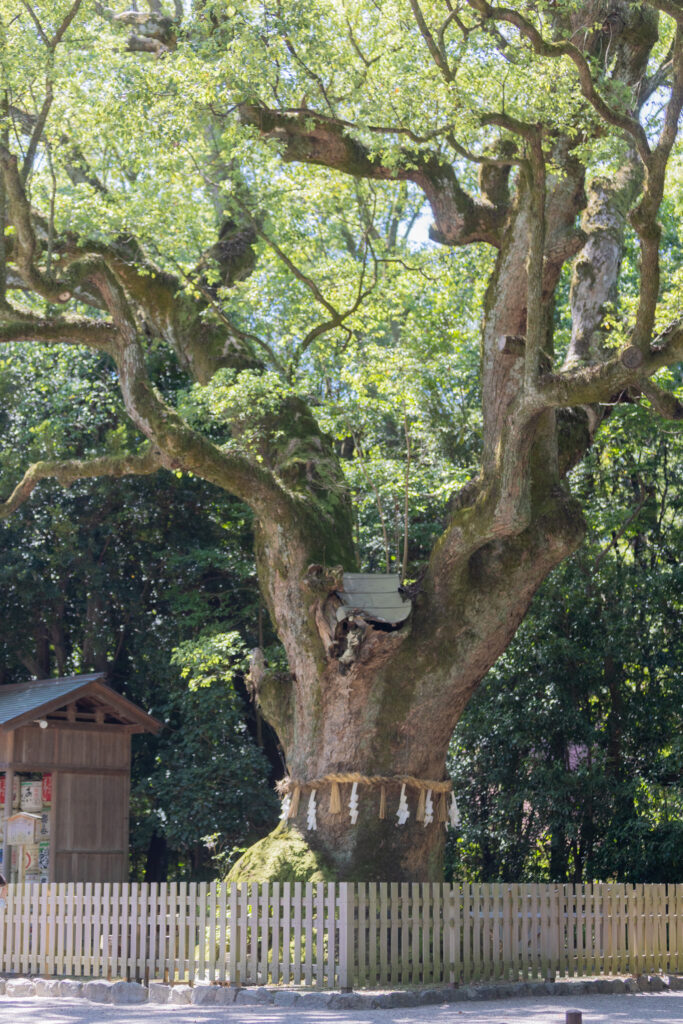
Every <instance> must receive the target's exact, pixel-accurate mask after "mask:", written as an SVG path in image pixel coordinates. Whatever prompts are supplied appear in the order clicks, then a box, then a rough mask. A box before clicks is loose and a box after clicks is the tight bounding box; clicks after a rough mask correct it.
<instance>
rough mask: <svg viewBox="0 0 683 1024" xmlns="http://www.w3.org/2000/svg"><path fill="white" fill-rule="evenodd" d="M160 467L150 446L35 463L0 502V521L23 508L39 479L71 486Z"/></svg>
mask: <svg viewBox="0 0 683 1024" xmlns="http://www.w3.org/2000/svg"><path fill="white" fill-rule="evenodd" d="M161 466H162V460H161V457H160V455H159V452H157V451H155V450H154V449H153V448H152V447H148V448H147V450H146V451H144V452H139V453H137V454H132V455H102V456H99V457H98V458H94V459H57V460H53V461H48V462H34V463H33V465H32V466H29V468H28V469H27V470H26V472H25V473H24V475H23V477H22V479H21V480H20V481H19V483H18V484H17V486H16V487H15V488H14V490H13V491H12V493H11V494H10V496H9V498H7V500H6V501H2V502H0V519H6V518H7V517H8V516H10V515H12V513H13V512H15V511H16V509H18V508H19V506H20V505H22V504H23V503H24V502H25V501H26V500H27V498H28V497H29V496H30V495H31V492H32V491H33V490H34V488H35V487H36V486H37V484H38V483H40V481H41V480H48V479H53V480H57V481H58V483H60V484H61V485H62V487H70V486H71V484H73V483H75V482H76V481H77V480H86V479H91V478H92V477H103V476H110V477H121V476H148V475H149V474H150V473H156V471H157V470H158V469H160V468H161Z"/></svg>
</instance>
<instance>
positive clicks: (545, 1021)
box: [0, 992, 683, 1024]
mask: <svg viewBox="0 0 683 1024" xmlns="http://www.w3.org/2000/svg"><path fill="white" fill-rule="evenodd" d="M567 1010H581V1012H582V1014H583V1024H641V1022H642V1024H645V1022H646V1024H671V1022H673V1021H676V1022H678V1024H683V992H662V993H656V994H654V993H653V994H642V995H618V996H607V995H606V996H601V995H596V996H576V997H574V996H569V997H567V998H561V997H558V998H555V997H549V998H545V999H542V1000H541V999H539V1000H536V999H528V998H527V999H506V1000H497V1001H496V1002H485V1001H481V1002H476V1003H464V1004H463V1003H458V1004H455V1005H450V1006H449V1005H443V1006H425V1007H416V1008H410V1009H394V1010H352V1011H349V1010H343V1011H336V1010H314V1009H310V1010H301V1009H297V1008H296V1007H292V1008H291V1009H290V1008H287V1007H276V1006H253V1007H251V1006H238V1005H232V1006H170V1005H157V1004H154V1003H145V1004H142V1005H140V1006H107V1005H102V1004H93V1003H89V1002H86V1001H85V1000H82V999H14V998H11V997H6V996H3V997H0V1024H100V1022H110V1024H161V1022H167V1024H218V1022H222V1024H255V1022H259V1024H320V1022H329V1024H425V1022H427V1021H428V1022H429V1024H522V1022H525V1024H526V1022H528V1024H565V1015H566V1012H567Z"/></svg>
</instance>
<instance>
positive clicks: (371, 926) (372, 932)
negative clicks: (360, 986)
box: [367, 882, 381, 985]
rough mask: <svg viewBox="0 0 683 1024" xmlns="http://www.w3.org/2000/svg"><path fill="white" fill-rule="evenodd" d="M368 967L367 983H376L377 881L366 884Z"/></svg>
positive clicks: (377, 977)
mask: <svg viewBox="0 0 683 1024" xmlns="http://www.w3.org/2000/svg"><path fill="white" fill-rule="evenodd" d="M368 951H369V957H368V967H369V974H368V976H367V983H368V984H369V985H378V984H379V980H380V977H381V974H378V973H377V971H378V966H377V954H378V931H377V882H370V883H369V885H368Z"/></svg>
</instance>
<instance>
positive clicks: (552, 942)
mask: <svg viewBox="0 0 683 1024" xmlns="http://www.w3.org/2000/svg"><path fill="white" fill-rule="evenodd" d="M659 970H663V971H683V885H636V886H632V885H610V884H597V883H596V884H592V885H510V884H495V885H470V884H459V883H458V884H454V885H440V884H421V883H400V884H399V883H379V884H374V883H373V884H370V883H366V884H354V883H338V884H334V883H329V884H328V883H325V884H301V883H298V882H295V883H291V884H290V883H282V884H278V883H271V884H263V885H246V884H245V885H227V884H224V883H220V882H212V883H211V884H208V883H198V884H196V883H189V884H187V883H183V882H180V883H169V884H142V885H141V884H135V883H131V884H107V883H101V884H100V883H86V884H74V883H59V884H52V885H48V884H43V885H40V884H26V885H12V886H10V887H9V891H8V896H7V901H6V905H5V907H4V908H2V909H0V971H2V972H7V973H17V974H19V973H20V974H39V975H46V976H53V977H54V976H70V977H79V978H98V977H105V978H134V979H138V980H148V979H159V980H162V979H166V980H170V981H185V982H190V983H193V982H194V981H196V980H200V979H201V980H209V981H221V982H230V983H231V984H242V985H245V984H246V985H262V984H285V985H288V984H294V985H307V986H314V987H317V988H321V989H323V988H324V989H330V988H352V987H384V986H396V985H424V984H443V983H453V982H457V983H461V982H470V981H489V980H508V981H509V980H514V981H516V980H519V979H539V978H540V979H546V978H555V977H557V976H559V977H590V976H595V975H600V974H607V975H611V974H627V973H631V974H639V973H641V972H644V971H647V972H656V971H659Z"/></svg>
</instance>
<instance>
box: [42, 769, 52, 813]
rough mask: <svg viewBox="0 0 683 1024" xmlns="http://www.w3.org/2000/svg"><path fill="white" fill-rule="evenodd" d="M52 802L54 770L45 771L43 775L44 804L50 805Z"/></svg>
mask: <svg viewBox="0 0 683 1024" xmlns="http://www.w3.org/2000/svg"><path fill="white" fill-rule="evenodd" d="M51 803H52V772H45V774H44V775H43V806H47V807H49V806H50V804H51Z"/></svg>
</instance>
